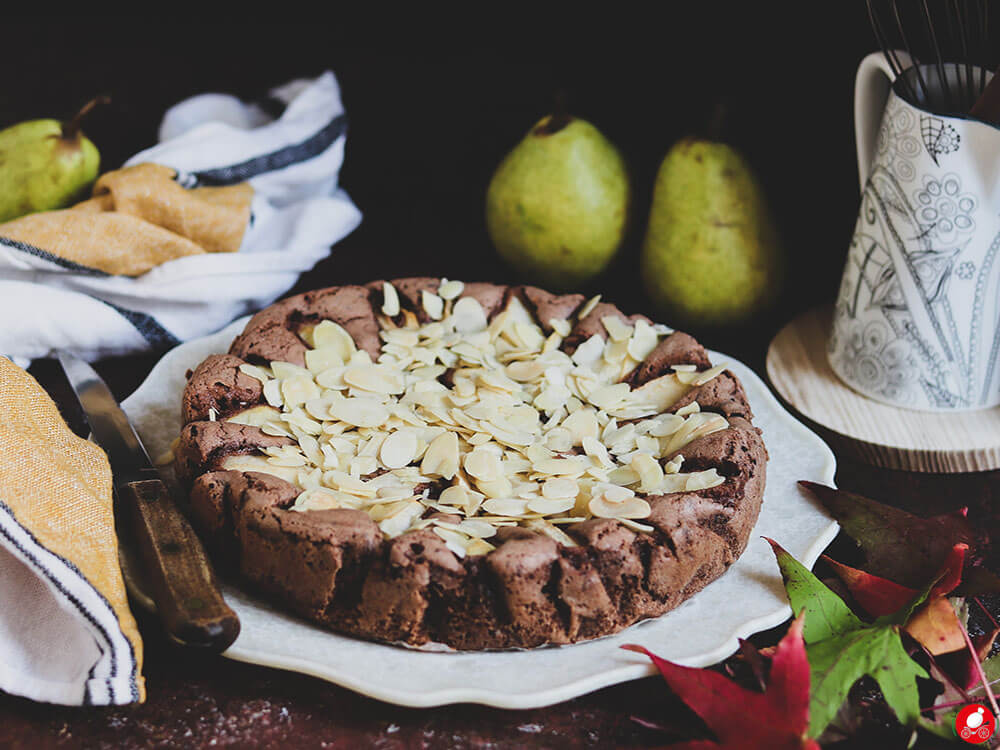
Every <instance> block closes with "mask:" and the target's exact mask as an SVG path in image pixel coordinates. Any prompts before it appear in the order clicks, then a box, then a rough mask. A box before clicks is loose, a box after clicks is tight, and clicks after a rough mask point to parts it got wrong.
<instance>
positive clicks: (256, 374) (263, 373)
mask: <svg viewBox="0 0 1000 750" xmlns="http://www.w3.org/2000/svg"><path fill="white" fill-rule="evenodd" d="M240 372H242V373H243V374H244V375H249V376H250V377H251V378H256V379H257V380H259V381H260V382H261V383H266V382H267V381H268V380H270V379H271V373H270V372H269V371H268V370H265V369H264V368H263V367H258V366H257V365H251V364H246V363H244V364H242V365H240Z"/></svg>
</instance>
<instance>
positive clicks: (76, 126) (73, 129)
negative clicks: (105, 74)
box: [62, 94, 111, 141]
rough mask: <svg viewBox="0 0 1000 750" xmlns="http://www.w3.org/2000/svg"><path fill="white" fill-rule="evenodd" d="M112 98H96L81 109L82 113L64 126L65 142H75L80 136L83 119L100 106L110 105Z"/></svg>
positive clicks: (102, 96)
mask: <svg viewBox="0 0 1000 750" xmlns="http://www.w3.org/2000/svg"><path fill="white" fill-rule="evenodd" d="M110 103H111V97H110V96H105V95H103V94H102V95H101V96H96V97H94V98H93V99H91V100H90V101H89V102H87V103H86V104H84V105H83V106H82V107H80V111H79V112H77V113H76V114H75V115H73V119H71V120H70V121H69V122H64V123H63V126H62V139H63V140H64V141H75V140H76V138H77V136H79V135H80V127H81V126H82V125H83V118H84V117H86V116H87V115H89V114H90V113H91V111H92V110H93V109H94V108H95V107H96V106H97V105H99V104H110Z"/></svg>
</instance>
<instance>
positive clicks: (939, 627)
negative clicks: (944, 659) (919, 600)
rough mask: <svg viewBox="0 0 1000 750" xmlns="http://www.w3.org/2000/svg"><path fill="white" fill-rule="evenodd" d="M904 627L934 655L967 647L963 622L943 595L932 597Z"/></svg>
mask: <svg viewBox="0 0 1000 750" xmlns="http://www.w3.org/2000/svg"><path fill="white" fill-rule="evenodd" d="M903 629H904V630H905V631H906V632H907V633H909V634H910V635H911V636H912V637H913V638H914V639H915V640H916V641H917V642H918V643H921V644H923V646H924V648H926V649H927V650H928V651H930V652H931V654H933V655H934V656H938V655H939V654H950V653H952V652H954V651H959V650H961V649H964V648H965V636H964V635H963V634H962V623H961V622H960V621H959V619H958V615H956V614H955V608H954V607H952V606H951V602H950V601H948V600H947V599H945V598H944V597H943V596H939V597H937V598H936V599H931V600H930V601H929V602H927V603H926V604H925V605H924V606H922V607H921V608H920V609H918V610H917V611H916V612H914V613H913V616H912V617H911V618H910V621H909V622H907V623H906V626H905V627H904V628H903Z"/></svg>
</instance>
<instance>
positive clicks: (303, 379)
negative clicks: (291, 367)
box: [281, 374, 319, 409]
mask: <svg viewBox="0 0 1000 750" xmlns="http://www.w3.org/2000/svg"><path fill="white" fill-rule="evenodd" d="M314 398H319V388H318V387H317V386H316V383H314V382H313V379H312V375H308V374H304V375H293V376H292V377H290V378H287V379H285V380H282V381H281V400H282V402H283V405H284V406H285V408H286V409H294V408H295V407H296V406H300V405H302V404H304V403H305V402H306V401H310V400H312V399H314Z"/></svg>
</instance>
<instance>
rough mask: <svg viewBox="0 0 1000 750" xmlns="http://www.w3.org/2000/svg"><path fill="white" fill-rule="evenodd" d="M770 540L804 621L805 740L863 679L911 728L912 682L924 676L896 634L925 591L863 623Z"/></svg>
mask: <svg viewBox="0 0 1000 750" xmlns="http://www.w3.org/2000/svg"><path fill="white" fill-rule="evenodd" d="M768 541H769V542H770V543H771V547H772V548H773V549H774V554H775V557H776V558H777V560H778V566H779V567H780V568H781V576H782V578H783V579H784V581H785V590H786V591H787V593H788V598H789V600H790V601H791V604H792V610H793V611H795V612H799V613H804V616H805V623H804V628H803V634H804V637H805V641H806V644H807V649H806V652H807V654H808V657H809V666H810V671H811V685H812V688H811V694H810V704H809V735H810V736H811V737H816V736H818V735H819V734H820V733H822V731H823V730H824V729H825V728H826V726H827V724H829V723H830V721H831V720H832V719H833V718H834V716H835V715H836V714H837V711H838V710H839V709H840V706H841V704H843V702H844V699H845V698H846V697H847V694H848V691H849V690H850V689H851V686H852V685H853V684H854V683H855V682H857V681H858V680H859V679H860V678H861V677H862V676H863V675H866V674H867V675H870V676H871V677H873V678H874V679H875V681H876V682H878V685H879V688H881V690H882V694H883V695H884V696H885V699H886V702H887V703H888V704H889V707H890V708H891V709H892V710H893V712H894V713H895V714H896V718H897V719H899V721H900V723H902V724H904V725H905V726H911V727H912V726H914V725H915V724H916V722H917V720H918V719H919V717H920V705H919V702H918V698H919V695H918V692H917V684H916V678H917V677H927V676H928V675H927V672H926V671H925V670H924V668H923V667H921V666H920V665H919V664H917V663H916V662H914V661H913V660H912V659H911V658H910V657H909V655H908V654H907V653H906V650H905V649H904V648H903V643H902V640H901V638H900V634H899V632H900V629H901V627H902V625H903V623H905V622H906V621H907V620H909V619H910V616H911V614H912V613H913V611H914V610H915V609H916V608H917V607H918V606H919V605H920V604H921V603H922V602H923V600H924V599H925V598H926V596H927V593H928V592H927V591H924V592H921V593H920V594H919V595H918V596H916V597H915V598H914V599H912V600H911V601H909V602H908V603H906V605H904V607H903V608H902V609H901V610H900V611H898V612H895V613H893V614H891V615H887V616H884V617H880V618H879V619H878V620H876V621H875V622H874V623H871V624H869V623H865V622H863V621H862V620H860V619H859V618H858V617H857V616H856V615H855V614H854V613H853V612H851V610H850V609H849V608H848V606H847V605H846V604H845V603H844V601H843V600H842V599H841V598H840V597H838V596H837V595H836V594H834V593H833V592H832V591H831V590H830V589H829V588H827V587H826V586H825V585H823V583H822V582H821V581H820V580H819V579H818V578H817V577H816V576H815V575H813V573H812V572H810V571H809V570H808V569H807V568H806V567H805V566H804V565H802V564H801V563H800V562H798V561H797V560H796V559H795V558H793V557H792V556H791V555H790V554H789V553H788V552H786V551H785V550H784V549H782V548H781V546H780V545H778V544H777V543H776V542H774V541H772V540H770V539H769V540H768Z"/></svg>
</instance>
